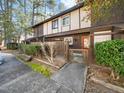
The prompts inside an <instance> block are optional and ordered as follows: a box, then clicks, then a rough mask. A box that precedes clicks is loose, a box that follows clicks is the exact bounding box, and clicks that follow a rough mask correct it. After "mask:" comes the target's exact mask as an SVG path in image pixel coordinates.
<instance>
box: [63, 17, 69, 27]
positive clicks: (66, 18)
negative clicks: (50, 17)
mask: <svg viewBox="0 0 124 93" xmlns="http://www.w3.org/2000/svg"><path fill="white" fill-rule="evenodd" d="M62 24H63V26H68V25H69V24H70V18H69V16H66V17H64V18H63V20H62Z"/></svg>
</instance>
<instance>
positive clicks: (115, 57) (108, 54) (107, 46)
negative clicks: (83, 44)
mask: <svg viewBox="0 0 124 93" xmlns="http://www.w3.org/2000/svg"><path fill="white" fill-rule="evenodd" d="M95 54H96V61H97V64H101V65H105V66H109V67H111V68H112V69H113V70H114V71H115V72H117V73H118V74H119V75H123V76H124V40H111V41H104V42H101V43H96V45H95Z"/></svg>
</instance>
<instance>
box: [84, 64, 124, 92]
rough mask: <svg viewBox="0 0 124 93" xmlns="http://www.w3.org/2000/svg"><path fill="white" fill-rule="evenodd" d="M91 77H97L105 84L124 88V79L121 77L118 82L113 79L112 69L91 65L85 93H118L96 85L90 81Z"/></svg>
mask: <svg viewBox="0 0 124 93" xmlns="http://www.w3.org/2000/svg"><path fill="white" fill-rule="evenodd" d="M90 77H95V78H98V79H100V80H103V81H105V82H108V83H111V84H113V85H116V86H120V87H123V88H124V77H120V78H119V79H118V80H114V79H113V78H112V77H111V69H110V68H108V67H103V66H98V65H90V66H89V69H88V75H87V82H86V91H85V93H118V92H116V91H113V90H111V89H108V88H106V87H104V86H102V85H99V84H96V83H94V82H93V81H91V80H90Z"/></svg>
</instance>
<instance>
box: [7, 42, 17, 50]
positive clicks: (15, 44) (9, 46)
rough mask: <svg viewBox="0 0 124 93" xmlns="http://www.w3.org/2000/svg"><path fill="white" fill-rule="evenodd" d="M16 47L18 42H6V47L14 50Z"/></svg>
mask: <svg viewBox="0 0 124 93" xmlns="http://www.w3.org/2000/svg"><path fill="white" fill-rule="evenodd" d="M17 48H18V43H8V44H7V49H12V50H15V49H17Z"/></svg>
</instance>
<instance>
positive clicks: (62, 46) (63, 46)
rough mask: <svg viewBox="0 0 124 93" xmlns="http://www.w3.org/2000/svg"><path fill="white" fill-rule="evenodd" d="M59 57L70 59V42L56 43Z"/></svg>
mask: <svg viewBox="0 0 124 93" xmlns="http://www.w3.org/2000/svg"><path fill="white" fill-rule="evenodd" d="M56 51H57V55H59V56H62V57H64V58H65V59H66V60H68V58H69V45H68V42H64V41H56Z"/></svg>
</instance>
